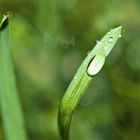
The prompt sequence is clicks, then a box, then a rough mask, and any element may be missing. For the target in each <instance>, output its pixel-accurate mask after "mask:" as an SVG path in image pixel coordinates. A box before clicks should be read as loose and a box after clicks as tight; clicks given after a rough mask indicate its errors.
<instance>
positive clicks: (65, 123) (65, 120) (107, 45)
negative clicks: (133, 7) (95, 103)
mask: <svg viewBox="0 0 140 140" xmlns="http://www.w3.org/2000/svg"><path fill="white" fill-rule="evenodd" d="M121 32H122V27H121V26H119V27H117V28H114V29H112V30H110V31H109V32H108V33H107V34H106V35H105V36H104V37H103V38H102V39H101V40H100V41H97V44H96V45H95V47H94V48H93V49H92V51H91V52H90V53H89V54H88V56H87V57H86V58H85V59H84V61H83V63H82V64H81V66H80V67H79V69H78V71H77V73H76V74H75V76H74V77H76V78H73V80H72V81H71V83H70V85H69V87H68V89H67V90H66V92H65V94H64V96H63V98H62V100H61V103H60V106H59V112H58V127H59V131H60V135H61V137H62V139H63V140H68V139H69V129H70V124H71V119H72V114H73V112H74V111H75V109H76V107H77V106H78V104H79V102H80V100H81V98H82V97H83V95H84V93H85V91H86V89H87V87H88V86H89V84H90V82H91V80H92V79H93V77H94V75H95V74H98V73H99V71H100V70H101V69H102V67H103V65H104V63H105V59H106V57H107V56H108V55H109V53H110V51H111V50H112V49H113V47H114V45H115V44H116V42H117V40H118V39H119V38H120V37H121Z"/></svg>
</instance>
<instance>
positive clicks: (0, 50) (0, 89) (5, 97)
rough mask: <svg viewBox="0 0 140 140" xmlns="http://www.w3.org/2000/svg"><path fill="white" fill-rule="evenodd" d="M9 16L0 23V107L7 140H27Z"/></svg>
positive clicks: (4, 17) (5, 16)
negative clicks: (18, 90) (12, 49)
mask: <svg viewBox="0 0 140 140" xmlns="http://www.w3.org/2000/svg"><path fill="white" fill-rule="evenodd" d="M9 16H10V14H9V13H7V14H5V15H4V16H3V19H2V21H1V23H0V107H1V111H2V118H3V126H4V132H5V137H6V139H7V140H27V138H26V134H25V130H24V122H23V112H22V109H21V106H20V103H19V99H18V96H17V89H16V83H15V75H14V71H13V64H12V60H11V51H10V49H11V48H10V37H9Z"/></svg>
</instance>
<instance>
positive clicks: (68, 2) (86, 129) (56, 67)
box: [0, 0, 140, 140]
mask: <svg viewBox="0 0 140 140" xmlns="http://www.w3.org/2000/svg"><path fill="white" fill-rule="evenodd" d="M139 5H140V1H139V0H123V1H122V0H112V1H107V0H38V1H37V0H0V15H1V16H0V17H1V18H2V14H3V13H4V12H6V11H11V12H12V15H13V16H12V18H11V44H12V55H13V62H14V68H15V73H16V81H17V88H18V91H19V97H20V101H21V104H22V108H23V111H24V116H25V125H26V129H27V134H28V137H29V139H30V140H60V137H59V134H58V128H57V111H58V105H59V103H60V101H61V98H62V96H63V94H64V92H65V90H66V89H67V87H68V85H69V83H70V81H71V80H72V78H73V75H74V73H75V72H76V70H77V69H78V67H79V66H80V64H81V62H82V60H83V59H84V58H85V56H86V55H87V53H88V51H90V50H91V49H92V48H93V46H94V45H95V44H96V43H95V42H96V40H99V39H101V37H103V35H104V34H105V33H106V32H107V31H109V30H110V29H111V28H114V27H116V26H118V25H122V26H123V27H124V33H123V35H122V38H121V39H120V40H119V41H118V42H117V44H116V46H115V48H114V49H113V51H112V52H111V54H110V55H109V57H108V58H107V60H106V63H105V66H104V68H103V69H102V71H101V72H100V73H99V74H98V75H97V76H95V77H94V80H93V82H92V83H91V85H90V87H89V88H88V90H87V91H86V94H85V96H84V98H83V99H82V101H81V103H80V105H79V106H78V109H77V110H76V112H75V113H74V116H73V121H72V125H71V136H70V137H71V140H132V139H133V140H140V6H139ZM0 116H1V115H0ZM0 140H5V137H4V132H3V125H2V118H1V117H0Z"/></svg>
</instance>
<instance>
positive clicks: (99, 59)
mask: <svg viewBox="0 0 140 140" xmlns="http://www.w3.org/2000/svg"><path fill="white" fill-rule="evenodd" d="M104 62H105V56H104V55H100V54H99V55H97V56H95V58H93V60H92V61H91V62H90V64H89V66H88V68H87V73H88V75H89V76H93V75H95V74H97V73H98V72H99V71H100V70H101V69H102V67H103V65H104Z"/></svg>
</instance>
